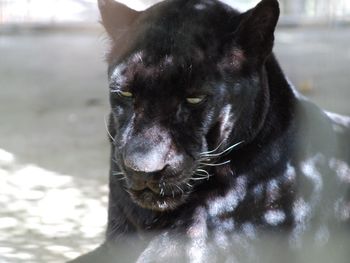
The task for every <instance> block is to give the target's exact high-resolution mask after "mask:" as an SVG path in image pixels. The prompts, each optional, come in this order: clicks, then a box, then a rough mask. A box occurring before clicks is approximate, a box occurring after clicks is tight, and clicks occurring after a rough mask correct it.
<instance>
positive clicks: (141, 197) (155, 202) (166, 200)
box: [128, 188, 188, 212]
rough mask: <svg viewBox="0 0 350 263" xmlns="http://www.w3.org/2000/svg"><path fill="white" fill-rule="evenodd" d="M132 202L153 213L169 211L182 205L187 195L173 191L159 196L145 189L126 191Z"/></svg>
mask: <svg viewBox="0 0 350 263" xmlns="http://www.w3.org/2000/svg"><path fill="white" fill-rule="evenodd" d="M128 193H129V194H130V196H131V198H132V200H133V201H134V202H135V203H136V204H137V205H139V206H140V207H142V208H146V209H150V210H154V211H160V212H162V211H170V210H174V209H176V208H177V207H179V206H180V205H182V204H183V203H184V202H185V201H186V200H187V198H188V193H185V192H183V191H181V192H178V191H173V192H172V193H171V194H167V195H166V194H159V193H155V192H153V191H152V190H150V189H148V188H146V189H143V190H140V191H135V190H131V189H130V190H128Z"/></svg>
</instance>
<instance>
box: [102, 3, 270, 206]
mask: <svg viewBox="0 0 350 263" xmlns="http://www.w3.org/2000/svg"><path fill="white" fill-rule="evenodd" d="M102 2H103V3H102ZM105 2H110V1H100V9H101V13H102V18H103V22H104V25H105V27H106V29H107V31H108V32H109V34H110V35H111V36H112V38H113V39H114V42H115V43H114V46H113V48H112V51H111V53H110V54H109V86H110V90H109V91H110V103H111V118H110V126H109V129H110V134H111V137H112V143H113V145H114V147H113V153H112V160H113V162H115V163H116V164H117V165H116V166H115V167H116V170H115V171H112V174H115V175H116V176H119V177H120V178H121V181H120V183H121V184H122V185H123V187H124V188H125V190H126V191H127V192H128V194H129V195H130V196H131V198H132V200H133V201H134V202H135V203H137V204H138V205H139V206H141V207H143V208H147V209H152V210H158V211H165V210H172V209H175V208H177V207H179V206H180V205H181V204H183V203H184V202H185V201H186V200H187V199H188V198H189V197H190V196H191V193H192V192H193V191H195V188H196V186H197V185H198V184H203V183H207V182H208V180H209V181H210V179H211V169H213V168H215V167H217V166H224V165H229V162H230V160H229V159H228V158H225V157H226V154H227V153H228V152H229V151H230V150H232V149H233V148H234V147H235V146H238V145H239V144H240V143H242V142H243V141H245V142H247V141H249V139H250V138H251V137H252V136H254V134H255V133H256V131H257V130H258V127H259V125H260V123H261V122H262V119H263V118H264V115H265V113H266V108H267V105H265V99H262V98H265V97H268V94H267V88H266V87H267V84H266V79H265V77H266V76H265V73H264V70H263V62H262V61H263V59H262V58H260V57H256V56H255V57H254V58H251V57H253V56H254V55H253V52H251V54H250V50H249V48H250V47H248V45H247V48H246V49H244V47H243V45H242V44H240V42H241V43H244V44H245V43H246V42H249V43H250V42H253V41H255V39H252V40H250V39H248V40H247V39H245V38H244V39H243V38H242V40H240V39H241V37H240V34H237V35H236V36H235V37H232V34H231V36H230V38H227V36H228V35H229V33H230V32H233V31H237V29H239V30H238V31H240V30H248V29H250V27H251V26H252V25H250V23H248V22H249V20H248V22H247V21H245V22H244V19H243V18H242V17H241V16H238V15H237V17H233V18H232V21H234V23H233V24H232V25H230V26H231V27H230V28H228V27H226V26H223V25H222V24H221V22H220V20H218V17H217V14H218V13H219V14H220V13H222V14H223V15H224V14H226V10H225V8H224V6H223V5H222V4H220V5H219V4H217V2H216V1H212V4H213V5H212V6H211V8H212V10H213V8H214V9H217V10H216V11H215V12H213V15H211V13H210V10H209V11H208V12H206V13H205V14H203V13H202V12H196V9H193V10H192V9H191V6H189V7H187V8H189V9H191V10H192V11H191V12H193V14H191V15H190V16H186V17H184V16H182V15H181V14H182V13H183V12H185V11H186V10H178V8H177V9H174V8H173V9H172V8H171V7H167V8H168V10H169V12H165V10H164V9H163V7H162V5H160V6H155V7H153V8H151V9H150V10H147V11H145V12H143V13H141V14H138V13H135V12H134V11H131V10H129V9H125V8H126V7H124V6H120V4H117V6H116V7H115V8H116V9H115V10H114V11H113V8H111V7H109V8H108V11H105V12H106V13H105V14H104V13H103V10H104V9H103V8H104V7H105V6H104V5H105V4H106V3H105ZM192 2H195V1H192ZM199 2H200V1H199ZM204 2H205V3H211V1H204ZM169 3H170V2H169ZM169 3H168V5H169ZM109 4H112V3H111V2H110V3H109ZM114 4H115V3H113V5H114ZM120 8H122V9H123V8H124V9H123V12H124V13H125V12H126V10H127V11H128V12H130V14H129V15H128V16H126V18H127V19H126V20H128V24H127V30H124V31H123V32H124V33H123V34H122V36H120V32H119V31H118V30H117V31H118V36H117V37H114V35H113V34H115V32H114V31H113V28H114V27H115V25H114V27H113V19H112V18H111V17H112V16H113V12H117V10H118V9H120ZM106 10H107V9H106ZM111 10H112V11H111ZM158 10H162V12H159V13H161V15H158ZM187 11H188V10H187ZM198 11H200V10H198ZM110 12H112V15H111V14H110ZM113 17H116V15H114V16H113ZM174 17H177V18H181V19H182V20H178V19H176V18H174ZM204 17H205V20H203V19H204ZM129 20H130V21H131V22H130V21H129ZM242 21H243V22H242ZM276 21H277V20H276ZM257 22H258V21H257ZM265 22H266V21H265ZM108 23H112V24H111V25H108ZM118 23H119V24H120V21H118ZM183 24H186V25H187V26H186V27H184V26H183ZM242 24H243V25H244V24H247V25H246V26H243V29H240V28H239V27H242V26H241V25H242ZM245 27H247V28H245ZM260 27H261V25H260ZM209 28H211V29H210V30H209ZM258 29H259V28H258ZM272 33H273V31H272V32H271V34H272ZM121 39H124V41H122V42H121ZM125 42H127V43H128V44H127V45H126V44H125ZM257 44H258V43H257ZM271 46H272V43H271ZM269 48H270V49H271V47H269ZM254 52H255V51H254ZM260 53H262V52H260ZM258 97H260V99H259V103H256V101H257V98H258Z"/></svg>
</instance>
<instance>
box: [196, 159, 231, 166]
mask: <svg viewBox="0 0 350 263" xmlns="http://www.w3.org/2000/svg"><path fill="white" fill-rule="evenodd" d="M230 162H231V160H228V161H226V162H223V163H200V164H202V165H204V166H220V165H224V164H228V163H230Z"/></svg>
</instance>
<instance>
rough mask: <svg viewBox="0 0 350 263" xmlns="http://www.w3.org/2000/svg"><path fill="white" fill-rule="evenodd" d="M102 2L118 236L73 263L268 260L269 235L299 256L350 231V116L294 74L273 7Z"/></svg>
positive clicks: (271, 0) (198, 0)
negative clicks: (320, 99) (299, 88)
mask: <svg viewBox="0 0 350 263" xmlns="http://www.w3.org/2000/svg"><path fill="white" fill-rule="evenodd" d="M99 7H100V11H101V14H102V21H103V24H104V26H105V28H106V30H107V32H108V34H109V36H110V38H111V42H112V46H111V50H110V52H109V53H108V65H109V70H108V72H109V75H108V76H109V82H110V93H111V95H110V98H111V99H110V102H111V114H110V123H109V133H110V135H111V174H110V196H109V215H108V229H107V235H106V242H105V244H104V245H103V246H101V247H100V248H99V249H98V250H97V251H95V252H93V253H92V254H89V255H88V256H85V257H82V258H80V259H78V260H77V262H103V260H105V261H106V262H136V261H137V262H259V261H264V260H266V261H267V262H272V261H269V259H268V257H267V258H266V255H264V253H261V251H260V252H259V245H256V246H255V244H256V243H258V240H261V239H263V236H264V235H269V236H273V237H274V238H276V239H277V240H278V241H277V242H275V243H273V244H275V245H276V244H279V245H280V244H286V247H288V248H292V250H293V249H295V248H300V247H303V246H304V243H305V242H306V241H305V240H312V242H314V243H317V244H320V245H324V244H326V243H327V242H330V240H331V236H332V233H335V232H337V231H338V230H339V229H342V228H340V227H341V226H343V225H347V226H348V225H349V218H350V199H349V198H350V196H349V184H350V166H349V161H350V153H349V151H350V150H349V146H350V140H349V138H350V136H349V135H350V130H349V126H350V119H349V118H346V117H341V116H338V115H334V114H330V113H325V112H324V111H322V110H320V109H319V108H318V107H317V106H315V105H314V104H312V103H311V102H309V101H307V100H306V99H304V98H302V97H301V96H300V95H298V94H297V92H296V91H294V89H293V88H292V87H291V85H290V84H289V83H288V81H287V80H286V78H285V76H284V74H283V72H282V70H281V68H280V67H279V65H278V63H277V61H276V59H275V57H274V55H273V54H272V53H271V52H272V47H273V40H274V36H273V34H274V29H275V26H276V23H277V20H278V16H279V7H278V2H277V1H276V0H262V1H261V2H260V3H259V4H258V5H257V6H256V7H255V8H253V9H251V10H249V11H247V12H246V13H243V14H240V13H238V12H237V11H235V10H233V9H232V8H230V7H228V6H226V5H224V4H222V3H221V2H219V1H216V0H167V1H164V2H161V3H160V4H157V5H155V6H153V7H151V8H149V9H148V10H146V11H144V12H136V11H133V10H130V9H129V8H127V7H126V6H123V5H121V4H118V3H115V2H113V1H109V0H105V1H103V0H100V1H99ZM122 92H129V93H128V94H127V95H128V96H125V94H124V95H123V93H122ZM131 95H132V97H130V96H131ZM200 96H204V99H203V101H202V102H200V103H198V104H195V105H190V104H189V103H188V102H187V101H186V98H191V97H200ZM232 145H234V147H233V146H232ZM230 146H232V147H231V148H230ZM273 240H275V239H273ZM275 245H274V246H275ZM260 247H261V246H260ZM281 249H282V248H281ZM286 251H289V250H285V252H282V253H287V252H286ZM262 255H264V256H265V258H264V257H263V256H262ZM271 258H274V256H273V255H271ZM290 258H291V259H293V256H291V257H290ZM274 259H276V258H274ZM89 260H90V261H89ZM281 262H282V261H281ZM283 262H286V258H284V259H283Z"/></svg>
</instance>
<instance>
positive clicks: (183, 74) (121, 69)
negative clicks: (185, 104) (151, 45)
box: [109, 49, 213, 96]
mask: <svg viewBox="0 0 350 263" xmlns="http://www.w3.org/2000/svg"><path fill="white" fill-rule="evenodd" d="M198 60H201V56H199V57H198V56H197V62H196V61H194V60H192V59H191V58H190V57H189V58H186V57H184V56H174V55H173V54H171V53H170V54H165V55H164V56H157V57H156V58H154V57H152V55H150V54H149V52H147V50H144V49H143V50H137V51H135V52H132V53H131V54H130V55H129V56H127V57H126V58H125V59H124V60H123V61H122V62H119V63H118V64H116V65H114V66H112V67H110V70H109V84H110V87H112V88H113V87H119V88H121V89H126V90H129V91H132V92H135V93H139V92H142V91H144V92H146V91H147V93H149V92H151V93H152V92H157V93H158V95H162V94H163V95H167V96H169V95H175V93H176V94H177V95H178V96H185V95H193V94H198V93H199V94H203V93H205V94H207V93H208V92H210V90H209V85H205V83H207V82H208V81H209V79H210V72H208V73H207V74H206V77H200V78H198V76H203V75H199V74H197V71H202V72H203V71H205V70H206V69H205V66H203V65H201V63H199V61H198ZM211 73H213V70H212V69H211Z"/></svg>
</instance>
